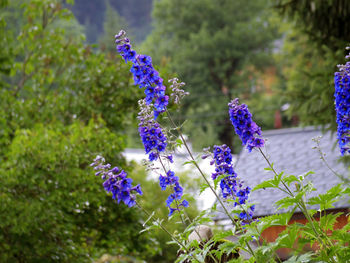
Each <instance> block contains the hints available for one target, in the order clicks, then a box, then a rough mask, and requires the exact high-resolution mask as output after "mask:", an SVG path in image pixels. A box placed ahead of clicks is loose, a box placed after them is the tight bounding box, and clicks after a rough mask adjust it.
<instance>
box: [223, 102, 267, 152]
mask: <svg viewBox="0 0 350 263" xmlns="http://www.w3.org/2000/svg"><path fill="white" fill-rule="evenodd" d="M228 106H229V114H230V120H231V122H232V125H233V127H234V128H235V131H236V133H237V135H238V136H239V138H240V139H241V141H242V143H243V145H245V146H246V147H247V149H248V151H249V152H251V151H252V149H253V148H255V147H257V148H261V147H263V146H264V143H265V142H264V139H262V138H261V129H260V127H259V126H258V125H257V124H256V123H255V122H254V121H253V120H252V114H251V113H250V112H249V109H248V106H247V105H245V104H241V105H239V102H238V99H237V98H236V99H234V100H232V101H231V102H230V103H229V104H228Z"/></svg>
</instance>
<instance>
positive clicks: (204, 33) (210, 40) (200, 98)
mask: <svg viewBox="0 0 350 263" xmlns="http://www.w3.org/2000/svg"><path fill="white" fill-rule="evenodd" d="M266 6H267V2H266V1H263V0H261V1H260V0H259V1H251V2H248V3H247V2H243V1H219V2H215V1H210V0H201V1H187V0H182V1H180V2H176V3H175V2H174V1H169V0H163V1H159V2H157V3H156V4H155V7H154V14H153V16H154V19H155V28H154V30H153V32H152V33H151V35H150V36H149V37H148V38H147V40H146V43H145V44H144V45H145V49H147V51H148V53H150V54H151V55H152V57H153V58H154V60H155V61H157V62H158V63H159V62H160V61H162V59H163V58H165V59H168V61H169V63H170V65H171V67H172V69H173V70H174V71H175V72H177V73H178V74H179V76H180V78H181V79H182V80H183V81H184V82H186V83H187V84H188V88H187V90H188V91H189V92H190V93H191V96H190V98H189V99H187V100H186V101H185V102H184V103H185V108H186V111H187V112H186V115H187V117H188V118H183V117H182V118H181V121H183V120H184V119H188V120H189V121H190V122H192V125H190V126H189V128H188V129H186V132H188V133H189V134H190V135H191V137H193V138H194V140H196V137H197V136H192V135H193V133H194V132H195V131H196V130H198V128H201V129H202V131H201V132H203V134H204V135H203V137H205V141H207V140H208V133H209V132H210V133H211V132H213V133H214V138H213V139H214V141H215V140H217V138H219V139H220V141H222V142H224V143H226V144H227V145H229V146H230V147H232V145H233V143H232V128H231V126H230V123H229V122H228V121H227V122H224V121H223V120H224V119H225V118H224V116H227V110H226V105H227V102H228V101H230V100H231V99H233V98H234V96H237V95H238V94H246V95H247V94H250V92H249V89H250V87H251V85H252V83H251V82H252V81H253V80H251V79H252V78H253V75H254V74H253V71H249V73H248V74H245V73H246V72H247V71H243V72H242V69H243V68H245V69H247V68H248V66H250V67H253V68H261V65H265V66H266V64H268V62H269V61H270V60H269V58H270V57H269V55H268V54H269V50H270V48H271V43H272V41H273V40H274V39H275V37H276V36H277V34H276V30H275V28H274V26H273V25H271V23H270V22H271V21H270V20H269V19H267V17H266V15H267V10H268V9H267V8H266ZM237 10H239V12H237ZM232 14H235V15H232ZM155 43H156V45H155ZM253 85H254V84H253ZM178 118H180V117H179V116H178ZM181 121H180V122H181ZM193 127H196V129H193ZM213 127H215V128H213ZM207 132H208V133H207ZM203 137H200V139H198V141H200V140H202V139H203ZM202 141H203V140H202ZM195 143H197V141H195ZM201 146H202V145H201Z"/></svg>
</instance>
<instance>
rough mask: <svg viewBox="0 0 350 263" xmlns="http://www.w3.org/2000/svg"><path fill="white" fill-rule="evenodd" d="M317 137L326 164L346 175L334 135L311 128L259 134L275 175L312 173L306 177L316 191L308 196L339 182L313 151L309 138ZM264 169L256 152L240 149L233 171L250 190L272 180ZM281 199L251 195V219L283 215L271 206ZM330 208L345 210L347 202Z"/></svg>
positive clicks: (277, 194)
mask: <svg viewBox="0 0 350 263" xmlns="http://www.w3.org/2000/svg"><path fill="white" fill-rule="evenodd" d="M321 135H322V138H321V141H320V146H321V148H322V151H323V152H324V153H325V154H326V156H325V158H326V160H327V162H328V163H329V165H330V166H331V167H332V168H333V169H334V170H335V171H337V173H339V174H342V175H344V176H348V174H349V170H348V168H347V167H345V165H344V164H343V163H339V162H338V159H339V157H340V152H339V149H338V147H337V145H335V142H336V138H335V135H333V136H332V135H331V133H330V132H327V133H325V134H322V131H321V130H320V129H318V128H315V127H307V128H289V129H279V130H271V131H265V132H263V137H264V138H265V139H267V140H266V147H265V150H264V152H265V153H266V154H267V155H268V157H269V159H270V160H271V162H273V163H274V167H275V169H276V170H277V172H281V171H282V170H283V171H285V173H287V174H293V175H301V174H303V173H306V172H308V171H311V170H312V171H314V172H315V173H314V174H312V175H309V176H308V177H307V178H308V179H309V180H311V181H312V182H313V184H314V186H315V188H316V189H317V192H313V193H312V194H311V195H310V197H311V196H315V195H317V194H320V193H324V192H326V191H327V190H329V189H330V188H331V187H333V186H334V185H336V184H338V183H341V180H340V179H339V178H338V177H337V176H335V175H334V174H333V173H332V172H331V171H330V170H329V169H328V168H327V167H326V165H325V164H324V162H323V161H322V160H321V159H320V155H319V153H318V151H317V150H315V149H313V147H314V146H316V143H315V142H314V141H312V138H314V137H317V136H321ZM267 166H268V165H267V163H266V161H265V160H264V158H263V157H262V155H261V153H260V152H258V151H254V150H253V151H252V152H251V153H249V152H248V151H247V150H246V149H243V150H242V152H241V153H240V155H239V157H238V161H237V163H236V167H235V171H236V173H237V174H238V176H239V177H240V178H242V179H243V180H244V182H245V184H246V185H248V186H250V187H251V188H254V187H255V186H256V185H257V184H259V183H261V182H262V181H263V180H266V179H271V178H273V174H272V172H271V171H266V170H264V168H266V167H267ZM284 196H285V195H284V194H283V192H282V191H280V190H277V189H272V188H267V189H265V190H264V189H260V190H257V191H255V192H252V193H251V194H250V203H255V204H256V206H255V207H256V210H255V212H254V216H263V215H270V214H275V213H281V212H285V211H286V210H277V209H276V207H275V206H274V203H275V202H276V201H277V200H279V199H281V198H283V197H284ZM334 206H335V208H345V207H349V203H348V202H347V201H346V200H343V201H340V202H337V203H335V205H334ZM219 211H220V208H219ZM216 219H217V220H222V219H226V215H225V214H223V213H221V212H219V213H218V214H217V217H216Z"/></svg>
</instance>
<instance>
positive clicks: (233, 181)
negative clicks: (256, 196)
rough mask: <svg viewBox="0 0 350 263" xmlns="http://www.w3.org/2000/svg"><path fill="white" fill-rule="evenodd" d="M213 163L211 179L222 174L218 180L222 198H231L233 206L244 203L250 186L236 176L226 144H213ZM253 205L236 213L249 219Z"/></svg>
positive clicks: (244, 218) (251, 216) (242, 217)
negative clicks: (244, 184)
mask: <svg viewBox="0 0 350 263" xmlns="http://www.w3.org/2000/svg"><path fill="white" fill-rule="evenodd" d="M210 164H211V165H214V164H215V172H214V173H212V179H213V180H215V179H216V178H218V177H220V176H224V178H222V179H221V180H220V188H221V193H222V197H223V198H224V199H228V198H232V199H234V200H235V202H234V206H235V207H236V206H241V207H242V205H244V204H246V202H247V200H248V195H249V193H250V190H251V188H250V187H248V186H247V187H244V186H243V183H242V182H241V181H240V180H239V178H237V174H236V172H235V171H234V170H233V165H232V155H231V149H230V147H228V146H227V145H226V144H223V145H221V146H217V145H215V146H214V158H213V160H212V161H211V163H210ZM253 211H254V205H253V206H251V207H250V208H249V209H243V211H241V212H240V213H239V214H238V217H239V218H240V219H241V220H251V219H252V218H253Z"/></svg>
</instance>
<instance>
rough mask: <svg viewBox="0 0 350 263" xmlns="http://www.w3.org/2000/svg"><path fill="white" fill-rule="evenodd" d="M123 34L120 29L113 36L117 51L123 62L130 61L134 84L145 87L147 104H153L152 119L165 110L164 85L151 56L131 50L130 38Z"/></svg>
mask: <svg viewBox="0 0 350 263" xmlns="http://www.w3.org/2000/svg"><path fill="white" fill-rule="evenodd" d="M124 36H125V31H123V30H122V31H120V32H119V34H117V35H116V36H115V38H116V41H115V43H116V44H117V47H116V48H117V51H118V53H119V54H120V55H121V56H122V57H123V59H124V60H125V62H128V61H131V62H132V64H133V65H132V67H131V69H130V72H131V73H132V74H133V78H134V82H135V85H138V86H139V87H140V88H143V89H145V95H146V103H147V105H150V104H152V103H153V104H154V106H153V107H154V113H153V116H154V119H157V117H158V116H159V114H161V113H163V112H165V111H166V108H167V106H168V103H169V98H168V96H166V95H165V86H164V85H163V79H162V78H161V77H160V76H159V73H158V72H157V71H156V70H155V69H154V68H153V65H152V58H151V57H150V56H146V55H140V54H137V53H136V51H134V50H132V46H131V44H130V40H129V39H128V38H126V37H124Z"/></svg>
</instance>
